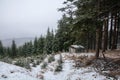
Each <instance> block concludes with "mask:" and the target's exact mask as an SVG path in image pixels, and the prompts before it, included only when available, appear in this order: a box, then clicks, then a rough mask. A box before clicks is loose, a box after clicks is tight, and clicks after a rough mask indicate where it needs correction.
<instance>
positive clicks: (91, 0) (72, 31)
mask: <svg viewBox="0 0 120 80" xmlns="http://www.w3.org/2000/svg"><path fill="white" fill-rule="evenodd" d="M63 5H64V7H62V8H59V9H58V11H61V12H63V15H62V18H61V19H60V20H59V21H58V25H57V30H56V31H55V32H53V31H52V30H50V29H48V31H47V35H46V36H41V37H40V38H35V40H34V42H32V41H30V42H27V43H25V44H24V45H23V46H21V47H19V48H16V45H15V42H14V41H13V44H12V46H11V47H10V48H3V47H2V46H1V45H2V44H1V42H0V52H1V54H6V53H7V54H9V55H12V56H29V55H33V54H34V55H38V54H51V53H55V52H59V51H68V50H69V46H70V45H73V44H77V45H83V46H84V47H85V49H86V51H89V50H95V51H96V58H98V57H99V52H100V50H102V52H105V51H106V50H108V49H111V50H113V49H116V48H117V44H118V41H119V36H120V34H119V31H120V1H119V0H65V1H64V2H63ZM14 49H15V50H14ZM13 52H14V53H15V54H13Z"/></svg>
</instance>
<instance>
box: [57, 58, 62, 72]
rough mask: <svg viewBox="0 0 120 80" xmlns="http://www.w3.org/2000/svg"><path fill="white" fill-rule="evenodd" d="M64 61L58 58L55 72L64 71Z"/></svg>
mask: <svg viewBox="0 0 120 80" xmlns="http://www.w3.org/2000/svg"><path fill="white" fill-rule="evenodd" d="M62 68H63V67H62V62H61V60H58V65H57V66H56V68H55V72H60V71H62Z"/></svg>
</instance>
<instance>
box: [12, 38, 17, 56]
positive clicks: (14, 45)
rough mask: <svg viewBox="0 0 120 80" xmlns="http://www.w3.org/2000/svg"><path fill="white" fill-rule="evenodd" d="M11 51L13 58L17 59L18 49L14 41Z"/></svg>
mask: <svg viewBox="0 0 120 80" xmlns="http://www.w3.org/2000/svg"><path fill="white" fill-rule="evenodd" d="M11 49H12V53H11V57H13V58H15V57H16V56H17V47H16V44H15V41H14V40H13V41H12V46H11Z"/></svg>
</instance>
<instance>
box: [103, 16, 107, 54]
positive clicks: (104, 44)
mask: <svg viewBox="0 0 120 80" xmlns="http://www.w3.org/2000/svg"><path fill="white" fill-rule="evenodd" d="M102 41H103V42H102V52H105V51H106V50H107V42H108V19H107V18H105V19H104V24H103V37H102Z"/></svg>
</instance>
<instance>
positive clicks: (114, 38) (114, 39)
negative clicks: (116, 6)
mask: <svg viewBox="0 0 120 80" xmlns="http://www.w3.org/2000/svg"><path fill="white" fill-rule="evenodd" d="M116 21H117V20H116V15H115V16H114V30H113V34H112V35H113V40H112V50H114V49H116V48H117V44H116V39H117V27H116Z"/></svg>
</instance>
